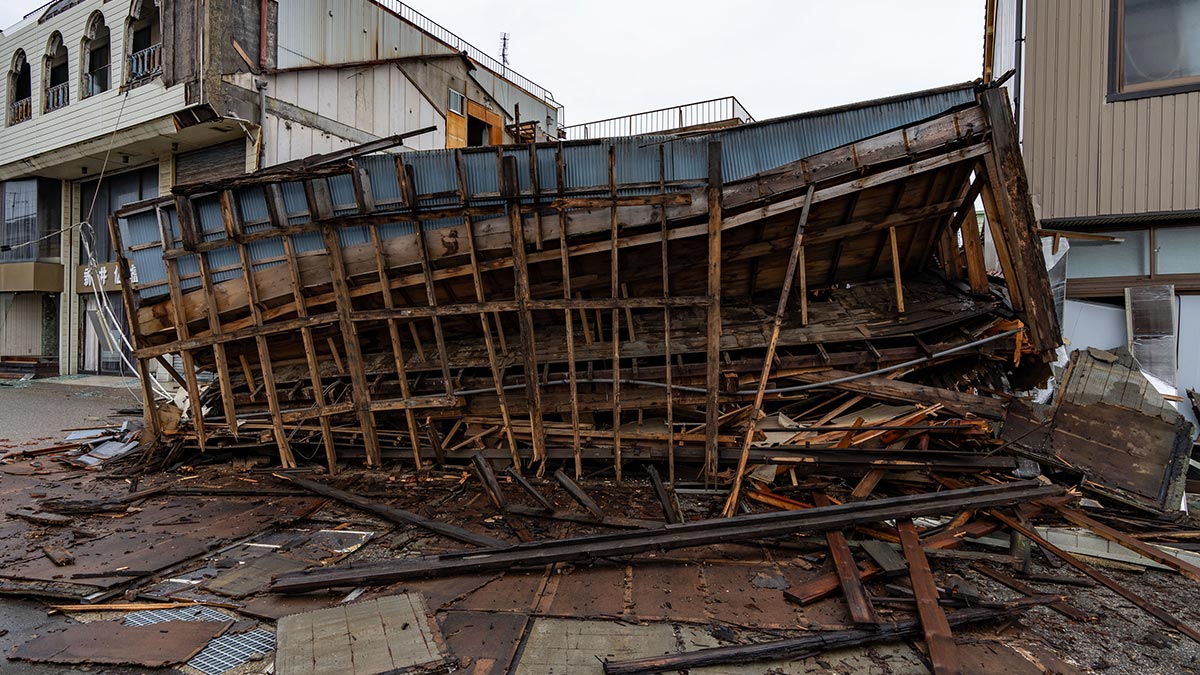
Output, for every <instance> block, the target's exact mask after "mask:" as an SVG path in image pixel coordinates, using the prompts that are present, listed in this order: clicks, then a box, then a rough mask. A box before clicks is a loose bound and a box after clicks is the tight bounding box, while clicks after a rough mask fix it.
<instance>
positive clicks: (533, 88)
mask: <svg viewBox="0 0 1200 675" xmlns="http://www.w3.org/2000/svg"><path fill="white" fill-rule="evenodd" d="M375 1H376V2H378V3H379V4H380V5H381V6H383V7H385V8H387V9H389V10H391V11H392V12H395V13H396V14H397V15H399V16H400V18H402V19H404V20H405V21H408V22H409V23H412V24H413V25H415V26H416V27H417V28H420V29H421V30H423V31H425V32H426V33H429V34H430V35H432V36H434V37H435V38H437V39H438V40H441V41H442V42H445V43H446V44H448V45H450V47H451V48H453V49H455V50H457V51H460V52H466V54H467V56H469V57H471V59H472V60H474V61H477V62H479V63H480V64H481V65H482V66H483V67H484V68H487V69H488V70H490V71H492V72H493V73H496V74H497V75H499V76H501V77H503V78H504V79H506V80H508V81H510V82H512V83H513V84H515V85H517V86H518V87H520V88H522V89H524V90H525V91H527V92H529V93H530V94H533V95H534V96H536V97H538V98H540V99H542V100H543V101H546V102H548V103H553V104H554V105H555V106H556V107H558V102H557V101H555V100H554V94H551V93H550V91H549V90H547V89H546V88H545V87H542V86H541V85H539V84H537V83H535V82H533V81H532V80H530V79H529V78H527V77H525V76H523V75H521V74H520V73H518V72H516V71H514V70H513V69H511V68H509V67H508V66H506V65H504V64H503V63H500V62H499V61H497V60H496V59H494V58H492V57H491V56H488V55H487V53H486V52H484V51H483V50H482V49H479V48H478V47H476V46H475V45H473V44H471V43H470V42H467V41H466V40H464V39H462V38H460V37H458V36H457V35H455V34H454V33H451V32H450V31H449V30H447V29H446V28H444V27H442V25H441V24H439V23H438V22H436V21H434V20H433V19H430V18H429V17H427V16H425V15H424V14H422V13H420V12H418V11H417V10H415V9H413V8H412V7H409V6H408V5H406V4H404V3H402V2H399V1H398V0H375Z"/></svg>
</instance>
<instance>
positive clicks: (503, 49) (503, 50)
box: [500, 33, 508, 66]
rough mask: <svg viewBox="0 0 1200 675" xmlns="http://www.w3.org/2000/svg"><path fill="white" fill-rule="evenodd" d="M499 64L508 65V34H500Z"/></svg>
mask: <svg viewBox="0 0 1200 675" xmlns="http://www.w3.org/2000/svg"><path fill="white" fill-rule="evenodd" d="M500 63H502V64H504V65H506V66H507V65H508V33H501V34H500Z"/></svg>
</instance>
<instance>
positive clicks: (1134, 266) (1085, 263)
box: [1067, 230, 1150, 279]
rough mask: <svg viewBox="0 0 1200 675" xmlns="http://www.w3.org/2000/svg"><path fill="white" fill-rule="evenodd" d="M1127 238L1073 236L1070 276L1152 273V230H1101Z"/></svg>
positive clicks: (1092, 276) (1069, 266)
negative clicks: (1094, 238)
mask: <svg viewBox="0 0 1200 675" xmlns="http://www.w3.org/2000/svg"><path fill="white" fill-rule="evenodd" d="M1098 234H1105V235H1109V236H1112V237H1120V238H1122V239H1124V241H1122V242H1115V241H1091V240H1087V239H1072V240H1071V250H1070V253H1068V254H1067V278H1069V279H1090V278H1095V277H1128V276H1140V275H1148V274H1150V232H1149V231H1148V230H1140V231H1127V232H1101V233H1098Z"/></svg>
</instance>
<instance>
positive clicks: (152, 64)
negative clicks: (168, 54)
mask: <svg viewBox="0 0 1200 675" xmlns="http://www.w3.org/2000/svg"><path fill="white" fill-rule="evenodd" d="M161 72H162V43H159V44H156V45H150V46H149V47H147V48H145V49H143V50H142V51H140V52H134V53H133V54H131V55H130V56H129V81H130V82H136V81H137V80H144V79H146V78H148V77H154V76H155V75H158V74H159V73H161Z"/></svg>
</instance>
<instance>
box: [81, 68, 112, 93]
mask: <svg viewBox="0 0 1200 675" xmlns="http://www.w3.org/2000/svg"><path fill="white" fill-rule="evenodd" d="M108 71H109V67H108V66H101V67H99V68H97V69H95V70H93V71H92V72H90V73H84V74H83V97H84V98H87V97H88V96H95V95H96V94H99V93H102V92H105V91H108V83H109V79H108Z"/></svg>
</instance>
